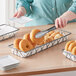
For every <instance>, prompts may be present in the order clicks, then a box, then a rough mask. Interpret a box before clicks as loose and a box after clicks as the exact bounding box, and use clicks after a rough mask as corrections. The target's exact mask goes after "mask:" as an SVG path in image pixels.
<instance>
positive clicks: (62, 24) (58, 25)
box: [55, 15, 68, 28]
mask: <svg viewBox="0 0 76 76" xmlns="http://www.w3.org/2000/svg"><path fill="white" fill-rule="evenodd" d="M67 23H68V20H67V18H66V16H64V15H62V16H60V17H59V18H57V19H56V20H55V26H56V28H63V27H65V26H66V25H67Z"/></svg>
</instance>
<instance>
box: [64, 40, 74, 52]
mask: <svg viewBox="0 0 76 76" xmlns="http://www.w3.org/2000/svg"><path fill="white" fill-rule="evenodd" d="M73 42H74V41H68V42H67V43H66V45H65V50H66V51H69V49H68V48H69V45H70V44H71V43H73Z"/></svg>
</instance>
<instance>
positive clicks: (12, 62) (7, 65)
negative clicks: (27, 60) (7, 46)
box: [0, 55, 20, 71]
mask: <svg viewBox="0 0 76 76" xmlns="http://www.w3.org/2000/svg"><path fill="white" fill-rule="evenodd" d="M19 63H20V62H19V61H18V60H16V59H15V58H13V57H12V56H10V55H7V56H3V57H0V70H3V71H6V70H10V69H13V68H16V67H17V66H18V64H19Z"/></svg>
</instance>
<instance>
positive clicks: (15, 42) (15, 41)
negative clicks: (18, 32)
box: [14, 39, 22, 50]
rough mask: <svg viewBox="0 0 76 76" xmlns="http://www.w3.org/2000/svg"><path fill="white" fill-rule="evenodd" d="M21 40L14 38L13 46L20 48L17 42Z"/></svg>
mask: <svg viewBox="0 0 76 76" xmlns="http://www.w3.org/2000/svg"><path fill="white" fill-rule="evenodd" d="M21 40H22V39H16V40H14V47H15V48H16V49H18V50H20V48H19V43H20V41H21Z"/></svg>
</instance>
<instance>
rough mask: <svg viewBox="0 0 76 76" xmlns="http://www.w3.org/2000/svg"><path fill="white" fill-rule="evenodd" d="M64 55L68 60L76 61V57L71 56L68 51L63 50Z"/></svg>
mask: <svg viewBox="0 0 76 76" xmlns="http://www.w3.org/2000/svg"><path fill="white" fill-rule="evenodd" d="M63 55H65V56H66V58H68V59H70V60H72V61H76V55H73V54H71V52H69V51H66V50H64V49H63Z"/></svg>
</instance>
